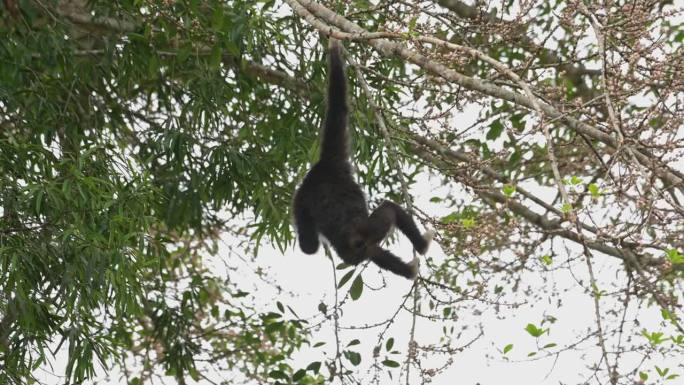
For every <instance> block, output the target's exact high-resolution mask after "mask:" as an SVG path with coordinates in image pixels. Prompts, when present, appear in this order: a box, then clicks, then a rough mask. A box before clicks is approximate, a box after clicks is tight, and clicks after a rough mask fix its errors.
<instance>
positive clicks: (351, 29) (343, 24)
mask: <svg viewBox="0 0 684 385" xmlns="http://www.w3.org/2000/svg"><path fill="white" fill-rule="evenodd" d="M285 2H286V3H287V4H289V5H290V6H291V7H292V9H293V10H294V11H295V12H296V13H297V14H299V15H300V16H301V17H303V18H306V19H307V20H308V21H311V17H310V16H309V14H312V15H315V16H317V17H319V18H320V19H322V20H324V21H325V22H327V23H329V24H330V25H333V26H335V27H337V28H340V29H341V30H343V31H345V32H348V33H353V34H364V33H368V31H366V30H365V29H363V28H361V27H360V26H358V25H357V24H355V23H353V22H351V21H349V20H347V19H345V18H344V17H342V16H340V15H338V14H336V13H335V12H333V11H331V10H330V9H328V8H326V7H325V6H323V5H322V4H318V3H316V2H314V1H312V0H285ZM312 25H313V26H314V27H316V28H317V29H319V30H320V31H321V32H323V33H326V34H330V33H331V30H332V29H331V27H330V25H326V24H324V23H321V22H316V23H314V24H312ZM335 37H337V38H339V37H340V36H338V35H336V36H335ZM368 43H369V44H370V45H371V46H372V47H373V48H375V49H376V50H377V51H378V52H380V53H381V54H382V55H384V56H398V57H401V58H402V59H404V60H406V61H408V62H410V63H413V64H415V65H417V66H419V67H421V68H423V69H425V70H426V71H428V72H430V73H434V74H436V75H438V76H440V77H442V78H444V79H446V80H448V81H450V82H453V83H456V84H458V85H460V86H462V87H464V88H466V89H469V90H472V91H477V92H481V93H483V94H485V95H489V96H493V97H495V98H498V99H503V100H507V101H509V102H511V103H514V104H516V105H519V106H522V107H525V108H527V109H530V110H534V109H535V101H533V100H531V99H530V98H529V97H527V96H526V95H521V94H518V93H516V92H513V91H510V90H508V89H505V88H501V87H499V86H496V85H494V84H492V83H489V82H487V81H484V80H481V79H476V78H472V77H469V76H465V75H463V74H461V73H459V72H457V71H455V70H453V69H450V68H448V67H446V66H445V65H443V64H441V63H439V62H437V61H434V60H431V59H429V58H428V57H425V56H423V55H421V54H419V53H417V52H416V51H412V50H410V49H409V48H407V47H406V46H404V45H403V44H401V43H398V42H394V41H390V40H386V39H373V40H370V41H369V42H368ZM539 109H540V110H541V111H542V112H543V113H544V114H545V115H546V116H547V117H549V118H550V119H552V120H558V121H560V122H563V123H564V124H565V125H566V126H567V127H569V128H571V129H573V130H574V131H577V132H579V133H581V134H583V135H586V136H587V137H590V138H592V139H595V140H598V141H600V142H602V143H604V144H605V145H607V146H609V147H611V148H612V149H617V148H619V144H618V141H617V140H616V139H614V138H613V137H612V136H611V135H610V134H608V133H605V132H603V131H601V130H599V129H597V128H596V127H593V126H591V125H589V124H587V123H584V122H582V121H580V120H578V119H575V118H573V117H571V116H569V115H566V114H564V113H562V112H561V111H559V110H557V109H556V108H555V107H553V106H552V105H550V104H548V103H545V102H541V103H539ZM625 146H629V145H627V144H626V145H625ZM634 155H635V157H636V158H637V160H638V161H639V162H640V163H641V164H642V165H644V166H646V167H648V168H649V169H651V170H652V171H653V172H654V173H655V174H656V175H658V177H660V178H661V179H663V180H664V182H665V183H666V184H667V185H668V186H669V187H671V188H677V189H680V190H682V191H684V175H683V174H682V173H680V172H678V171H676V170H673V169H672V168H671V167H670V166H668V165H667V164H664V163H663V162H661V161H660V160H658V159H656V158H655V157H654V156H653V155H652V154H650V153H649V151H648V150H646V149H643V148H639V147H638V146H636V145H634Z"/></svg>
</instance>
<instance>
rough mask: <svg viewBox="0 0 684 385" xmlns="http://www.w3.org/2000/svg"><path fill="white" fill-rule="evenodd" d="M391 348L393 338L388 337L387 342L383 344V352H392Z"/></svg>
mask: <svg viewBox="0 0 684 385" xmlns="http://www.w3.org/2000/svg"><path fill="white" fill-rule="evenodd" d="M392 346H394V338H393V337H390V338H389V339H388V340H387V342H385V350H387V351H388V352H389V351H390V350H392Z"/></svg>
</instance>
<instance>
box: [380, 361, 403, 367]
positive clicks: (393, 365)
mask: <svg viewBox="0 0 684 385" xmlns="http://www.w3.org/2000/svg"><path fill="white" fill-rule="evenodd" d="M382 364H383V365H385V366H387V367H390V368H398V367H399V363H398V362H397V361H392V360H390V359H387V360H384V361H382Z"/></svg>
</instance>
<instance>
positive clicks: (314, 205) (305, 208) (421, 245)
mask: <svg viewBox="0 0 684 385" xmlns="http://www.w3.org/2000/svg"><path fill="white" fill-rule="evenodd" d="M329 49H330V52H329V60H330V62H329V69H328V108H327V112H326V117H325V126H324V130H323V140H322V143H321V154H320V159H319V160H318V163H316V164H315V165H314V166H313V167H312V168H311V170H309V172H308V173H307V175H306V177H305V178H304V181H303V182H302V184H301V186H299V189H298V190H297V192H296V193H295V197H294V216H295V225H296V227H297V232H298V236H299V246H300V248H301V249H302V251H303V252H304V253H306V254H313V253H315V252H316V251H317V250H318V246H319V238H318V235H319V234H322V235H323V236H324V237H325V238H326V239H327V240H328V241H329V242H330V244H331V245H332V247H333V248H334V249H335V251H336V252H337V254H338V255H339V256H340V258H342V260H344V262H345V263H349V264H352V265H356V264H359V263H361V262H362V261H364V260H366V259H370V260H371V261H373V262H375V263H376V264H377V265H378V266H380V267H381V268H383V269H387V270H389V271H391V272H393V273H395V274H398V275H401V276H402V277H406V278H409V279H413V278H415V276H416V274H417V272H418V271H417V270H418V260H417V259H414V260H413V261H412V262H411V263H406V262H403V261H402V260H401V259H399V257H397V256H395V255H394V254H392V253H390V252H389V251H387V250H385V249H383V248H381V247H380V246H379V244H380V242H382V241H383V240H384V239H385V236H386V235H387V233H388V232H389V231H390V229H391V228H392V226H397V227H398V228H399V230H401V232H402V233H404V234H405V235H406V236H407V237H408V239H409V240H411V243H412V244H413V247H414V248H415V249H416V251H418V252H419V253H421V254H424V253H425V252H426V251H427V248H428V245H429V243H430V239H431V233H426V235H425V236H424V235H421V233H420V231H418V228H417V227H416V224H415V223H414V221H413V219H412V218H411V216H410V215H409V214H408V213H407V212H406V211H404V210H403V209H402V208H401V207H399V206H398V205H397V204H395V203H393V202H390V201H385V202H383V203H382V204H381V205H380V206H379V207H378V208H377V209H375V211H373V213H372V214H370V216H369V215H368V208H367V206H366V199H365V197H364V195H363V192H362V191H361V188H360V187H359V185H358V184H357V183H356V182H355V181H354V177H353V171H352V166H351V164H350V163H349V145H348V141H349V138H348V134H347V114H348V108H347V82H346V78H345V71H344V62H343V59H342V46H341V45H340V42H339V41H337V40H332V39H331V41H330V46H329Z"/></svg>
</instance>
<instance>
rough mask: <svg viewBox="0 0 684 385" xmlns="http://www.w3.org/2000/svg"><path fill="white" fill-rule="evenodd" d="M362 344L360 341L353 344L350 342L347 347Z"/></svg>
mask: <svg viewBox="0 0 684 385" xmlns="http://www.w3.org/2000/svg"><path fill="white" fill-rule="evenodd" d="M360 343H361V341H359V340H351V342H349V343H348V344H347V347H350V346H354V345H358V344H360Z"/></svg>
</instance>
